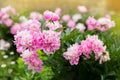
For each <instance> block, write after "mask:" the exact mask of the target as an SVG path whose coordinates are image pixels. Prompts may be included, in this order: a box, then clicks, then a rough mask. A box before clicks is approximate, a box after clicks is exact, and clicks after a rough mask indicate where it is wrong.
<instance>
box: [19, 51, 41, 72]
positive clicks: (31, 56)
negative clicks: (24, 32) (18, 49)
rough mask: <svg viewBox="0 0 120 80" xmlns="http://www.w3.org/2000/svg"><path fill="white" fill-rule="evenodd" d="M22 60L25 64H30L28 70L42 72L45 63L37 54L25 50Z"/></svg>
mask: <svg viewBox="0 0 120 80" xmlns="http://www.w3.org/2000/svg"><path fill="white" fill-rule="evenodd" d="M21 56H22V59H23V60H24V62H25V64H29V66H28V69H31V70H33V71H35V72H39V71H41V70H42V64H43V62H42V61H41V60H40V59H39V58H38V55H37V53H35V52H32V51H29V50H25V51H24V52H23V53H22V54H21Z"/></svg>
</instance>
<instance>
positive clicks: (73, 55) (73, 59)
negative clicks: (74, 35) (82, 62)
mask: <svg viewBox="0 0 120 80" xmlns="http://www.w3.org/2000/svg"><path fill="white" fill-rule="evenodd" d="M78 47H79V45H78V44H77V43H75V44H73V45H72V46H70V47H69V48H68V49H67V51H66V52H64V53H63V56H64V58H65V59H66V60H69V61H70V64H71V65H77V64H78V62H79V56H80V55H81V53H79V52H78Z"/></svg>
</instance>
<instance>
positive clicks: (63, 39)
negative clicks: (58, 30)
mask: <svg viewBox="0 0 120 80" xmlns="http://www.w3.org/2000/svg"><path fill="white" fill-rule="evenodd" d="M79 34H80V33H79V30H78V29H75V30H73V31H72V32H71V33H70V34H69V35H65V36H64V37H63V38H62V39H61V42H64V41H67V40H70V39H71V38H73V37H75V36H77V35H79Z"/></svg>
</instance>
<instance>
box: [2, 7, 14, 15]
mask: <svg viewBox="0 0 120 80" xmlns="http://www.w3.org/2000/svg"><path fill="white" fill-rule="evenodd" d="M1 12H2V13H7V14H14V15H16V11H15V9H14V8H12V7H11V6H7V7H4V8H1Z"/></svg>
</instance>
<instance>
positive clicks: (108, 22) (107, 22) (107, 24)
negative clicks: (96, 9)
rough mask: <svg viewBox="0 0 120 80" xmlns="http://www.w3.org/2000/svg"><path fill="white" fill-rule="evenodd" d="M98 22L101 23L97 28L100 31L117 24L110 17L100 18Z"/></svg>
mask: <svg viewBox="0 0 120 80" xmlns="http://www.w3.org/2000/svg"><path fill="white" fill-rule="evenodd" d="M98 23H99V24H100V26H98V27H96V28H97V30H100V31H106V30H108V29H110V28H111V27H114V26H115V23H114V21H111V20H110V19H109V18H99V19H98Z"/></svg>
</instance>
